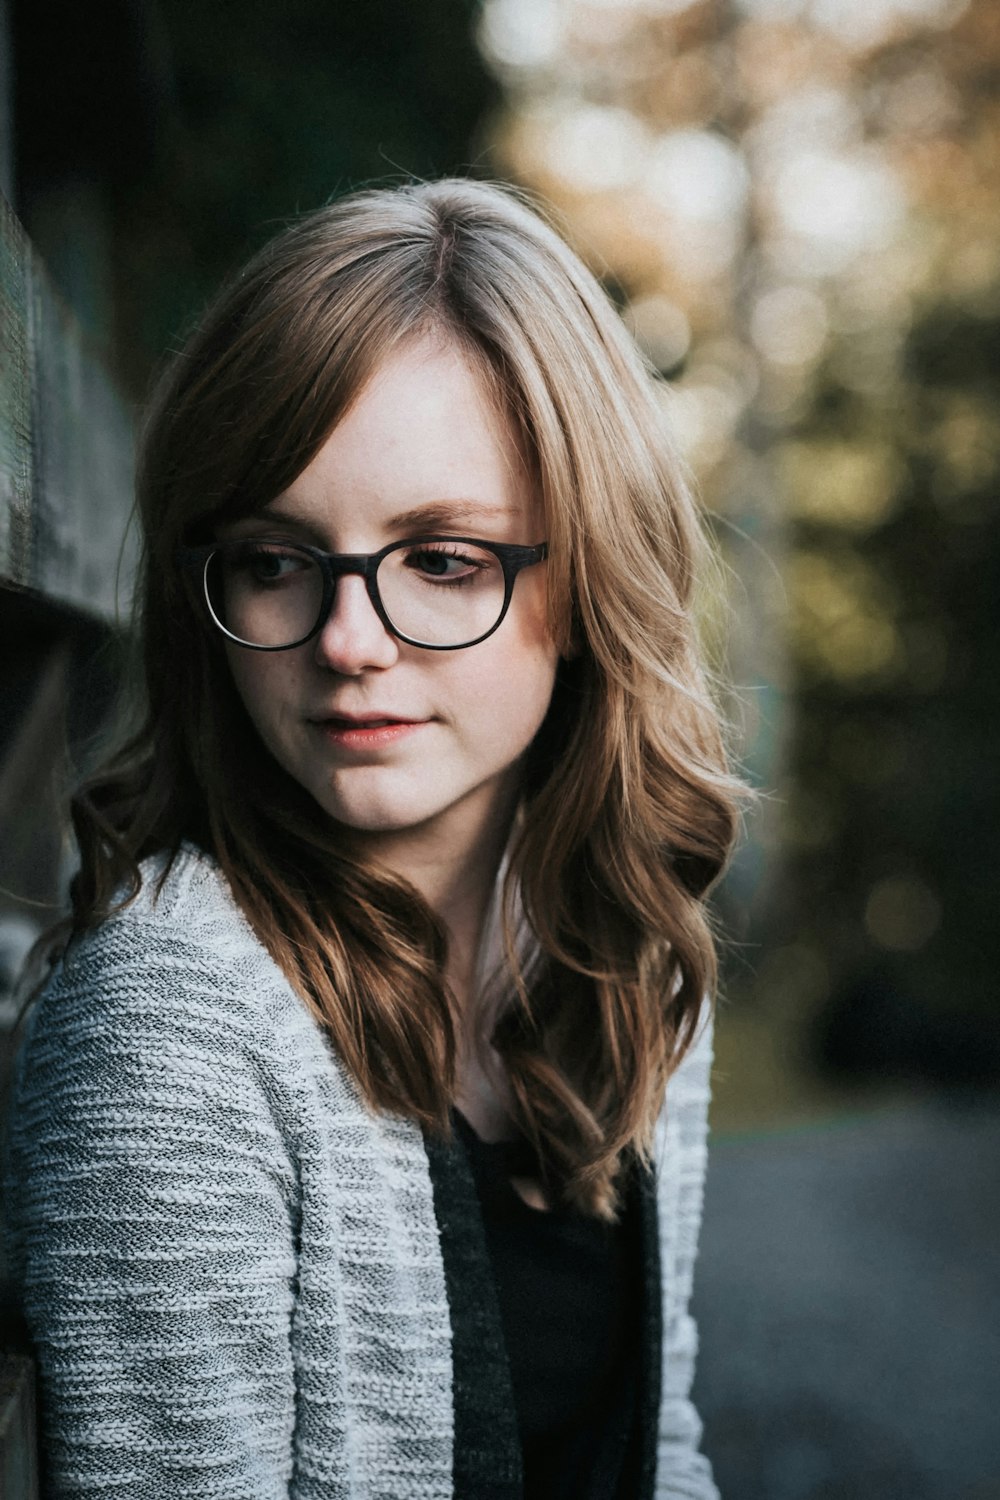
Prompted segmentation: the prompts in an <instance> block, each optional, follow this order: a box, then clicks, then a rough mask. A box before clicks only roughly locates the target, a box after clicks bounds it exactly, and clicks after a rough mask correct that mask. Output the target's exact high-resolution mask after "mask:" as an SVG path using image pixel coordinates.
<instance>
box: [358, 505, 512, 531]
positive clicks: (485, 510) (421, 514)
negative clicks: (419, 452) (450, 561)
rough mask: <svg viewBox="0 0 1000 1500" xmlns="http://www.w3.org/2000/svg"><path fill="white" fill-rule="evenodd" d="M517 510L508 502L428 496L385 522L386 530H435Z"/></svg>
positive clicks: (509, 514) (504, 517) (503, 518)
mask: <svg viewBox="0 0 1000 1500" xmlns="http://www.w3.org/2000/svg"><path fill="white" fill-rule="evenodd" d="M519 514H520V512H519V511H515V510H512V509H511V508H510V506H508V505H485V504H484V503H483V502H482V501H480V500H432V501H431V503H430V504H429V505H417V506H414V508H413V509H412V510H404V511H402V512H401V513H400V514H399V515H398V516H393V517H392V519H391V520H390V521H389V522H388V525H387V528H386V529H387V530H389V531H437V530H439V529H441V528H444V529H447V528H448V527H449V526H454V525H456V524H457V523H458V522H460V521H461V522H468V521H509V520H510V519H511V518H512V517H513V516H516V515H519Z"/></svg>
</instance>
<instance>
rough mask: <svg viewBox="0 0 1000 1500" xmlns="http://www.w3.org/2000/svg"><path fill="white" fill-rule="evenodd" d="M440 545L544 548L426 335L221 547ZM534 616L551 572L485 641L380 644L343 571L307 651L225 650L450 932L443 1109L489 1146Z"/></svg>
mask: <svg viewBox="0 0 1000 1500" xmlns="http://www.w3.org/2000/svg"><path fill="white" fill-rule="evenodd" d="M437 533H443V534H447V535H454V536H464V537H475V538H482V539H483V540H488V541H497V542H513V543H518V544H522V545H534V544H536V543H537V542H540V541H543V540H545V534H544V523H543V517H542V513H541V506H540V503H539V499H538V495H537V489H536V485H535V483H534V480H533V478H532V475H531V471H530V468H529V465H528V463H527V462H526V460H525V457H524V455H523V453H522V450H521V446H520V444H519V442H518V439H517V436H516V433H515V430H514V428H513V426H512V424H511V423H510V421H509V419H508V418H507V417H506V416H505V415H504V414H502V413H500V412H498V411H497V410H496V408H495V405H494V404H493V402H492V401H491V399H490V396H489V394H488V392H487V390H486V389H485V386H484V382H483V380H482V378H481V376H480V374H479V372H478V371H477V370H476V368H475V366H474V365H473V364H472V363H471V362H470V360H469V358H468V357H467V355H465V353H464V352H463V351H462V350H461V348H460V347H459V346H458V345H457V343H455V341H454V340H451V339H449V338H448V337H447V336H444V335H441V334H436V333H432V334H428V335H424V336H422V337H421V338H419V339H418V340H415V341H412V342H410V343H408V344H406V345H404V346H403V348H402V349H400V350H397V351H395V352H393V353H392V354H391V355H389V356H388V357H387V359H386V360H385V361H384V362H383V363H382V365H381V366H380V367H379V369H378V370H377V371H376V374H375V376H374V377H373V378H372V380H371V381H370V382H369V383H368V385H366V386H365V387H364V389H363V390H362V391H361V392H360V394H359V395H358V397H357V398H356V399H355V401H354V402H353V403H352V405H351V406H350V408H349V409H348V411H347V413H346V415H345V416H344V417H343V418H342V419H341V421H340V422H339V423H338V424H337V426H336V427H335V428H334V430H333V432H332V433H331V434H330V436H329V437H328V438H327V440H326V442H325V443H324V444H323V446H322V448H321V449H320V450H319V452H318V453H317V455H316V456H315V458H314V459H313V461H312V462H311V463H310V464H309V465H308V467H307V468H306V469H305V470H303V472H302V473H301V474H300V475H299V476H298V478H297V479H296V480H295V481H294V482H293V483H292V484H291V485H290V486H289V487H288V489H287V490H286V491H285V492H284V493H283V494H282V495H279V496H278V497H277V498H276V499H275V501H274V502H272V504H271V505H270V506H268V507H267V508H266V510H265V512H264V513H263V514H260V515H255V516H253V517H248V518H246V519H244V520H242V521H240V522H238V523H235V524H234V525H232V526H230V527H228V528H227V529H226V530H225V531H224V532H223V533H221V534H220V535H221V536H222V537H223V538H228V537H252V536H260V537H269V538H272V539H276V538H281V539H284V540H286V541H306V542H310V543H312V544H313V545H316V546H319V547H322V548H323V549H324V550H327V551H330V552H345V553H346V552H350V553H355V552H374V551H376V550H377V549H378V548H380V547H382V546H385V545H387V544H388V543H389V542H391V541H398V540H403V539H404V538H408V537H415V536H420V535H427V534H437ZM546 603H547V601H546V566H545V564H544V562H543V563H540V564H538V565H536V566H533V567H530V568H527V569H525V570H524V571H523V572H522V573H521V574H520V575H519V576H518V579H517V583H516V586H515V588H514V593H513V597H512V600H511V604H510V609H509V611H508V614H507V616H506V618H505V619H504V621H503V623H502V624H501V626H500V627H499V629H498V630H497V631H496V632H495V634H493V635H492V636H490V637H489V638H488V639H487V640H485V641H482V642H481V643H480V644H478V645H476V646H473V647H470V648H468V649H465V650H459V651H444V652H435V651H426V650H422V649H421V648H419V647H416V646H410V645H407V644H405V643H403V642H401V641H400V640H398V639H397V638H396V637H394V636H393V635H391V634H390V633H389V632H388V631H387V630H386V629H385V627H384V625H383V624H382V622H381V621H380V620H379V618H378V616H377V614H376V613H375V610H374V608H373V606H372V603H371V600H370V599H369V597H368V595H367V593H366V590H365V584H364V580H363V579H362V578H360V577H358V576H348V577H346V578H342V579H341V580H340V581H339V583H338V586H337V593H336V599H335V602H334V606H333V609H332V611H331V613H330V616H329V618H328V619H327V621H326V623H325V625H324V626H323V628H322V629H321V631H320V632H319V634H318V635H317V636H315V637H314V638H313V639H312V640H311V641H308V642H306V643H305V644H304V645H302V646H299V647H295V648H293V649H291V650H288V651H282V652H276V653H273V654H270V653H262V652H256V651H249V650H245V649H243V648H241V647H239V646H236V645H230V646H229V647H228V654H229V661H230V666H231V670H232V672H233V678H234V681H235V683H236V686H237V689H238V690H239V692H240V694H241V696H242V698H243V701H244V703H245V705H246V707H247V710H248V712H249V714H250V717H251V719H252V720H253V722H254V724H255V726H256V728H257V730H258V732H259V734H260V735H261V738H262V739H263V741H264V743H265V744H266V746H267V747H268V749H269V750H270V751H271V753H272V754H273V755H274V756H275V758H276V759H277V760H278V762H279V763H280V764H281V765H282V766H283V767H284V769H285V770H286V771H287V772H288V773H289V774H290V775H292V776H293V777H295V779H296V780H297V781H299V783H300V784H301V785H302V786H303V787H304V788H305V789H306V790H307V791H308V792H309V793H310V794H311V795H312V796H313V797H314V798H315V800H316V802H317V803H318V805H319V807H321V808H322V809H323V810H324V811H325V812H326V813H327V814H329V815H330V816H331V817H333V818H335V819H336V820H337V821H338V822H339V823H341V824H345V825H347V826H348V827H350V828H351V829H352V830H353V831H354V835H355V837H356V838H357V839H358V840H359V841H360V842H361V844H362V845H363V846H364V847H365V848H366V849H367V851H368V852H369V853H371V854H372V855H373V856H374V857H375V858H376V859H377V860H378V861H379V863H380V864H382V865H384V866H385V867H387V868H388V869H390V870H392V871H393V872H394V873H395V874H397V875H400V876H402V877H403V878H404V879H406V880H407V881H409V882H410V883H411V884H412V885H413V886H414V887H415V888H416V889H417V890H418V891H419V892H420V894H421V895H422V896H423V897H424V899H425V900H426V901H427V902H428V904H429V905H430V906H431V908H432V909H433V910H434V911H435V913H436V914H437V915H438V917H439V918H440V919H441V921H442V922H443V924H444V926H445V929H446V931H447V934H448V965H447V975H446V977H447V980H448V984H449V986H450V988H451V991H452V993H453V994H454V995H455V997H456V1000H457V1001H458V1007H459V1016H460V1023H461V1034H460V1041H459V1048H460V1070H459V1087H458V1091H457V1095H456V1101H455V1102H456V1104H457V1105H458V1107H459V1108H460V1109H461V1111H462V1113H463V1114H464V1115H465V1117H466V1118H467V1119H468V1120H469V1122H470V1124H471V1125H472V1126H473V1128H474V1129H475V1130H476V1132H477V1134H479V1135H480V1136H481V1137H482V1138H483V1139H485V1140H500V1139H503V1138H504V1137H506V1136H509V1135H510V1134H511V1133H512V1126H511V1122H510V1118H509V1115H508V1112H507V1108H506V1105H505V1102H504V1099H503V1097H502V1093H503V1091H502V1085H501V1086H499V1087H497V1086H495V1085H494V1083H493V1082H491V1080H490V1079H489V1078H488V1077H487V1075H486V1073H485V1072H484V1070H483V1067H482V1065H481V1063H480V1061H479V1060H478V1058H477V1056H476V1053H475V1048H474V1047H473V1045H472V1036H473V1033H474V1029H475V1021H476V1014H475V1005H476V1000H477V996H476V994H475V987H474V975H475V971H476V965H477V959H478V955H479V948H480V940H481V935H482V932H483V927H484V921H485V917H486V913H487V911H488V908H489V903H490V901H491V898H492V895H493V889H494V884H495V881H496V876H497V870H498V867H499V863H500V859H501V856H502V854H503V850H504V847H505V844H506V842H507V838H508V835H509V832H510V826H511V820H512V818H513V816H514V811H515V808H516V805H517V802H518V794H519V787H520V779H521V767H522V764H523V758H524V755H525V752H526V751H527V749H528V747H529V745H530V744H531V742H532V740H533V739H534V737H535V734H536V733H537V731H538V729H539V727H540V725H541V723H542V720H543V718H544V716H545V712H546V710H547V708H548V705H549V701H550V699H551V695H552V689H553V685H554V682H555V673H556V667H557V664H558V652H557V649H556V647H555V645H554V643H553V641H552V639H551V636H550V633H549V630H548V624H547V612H546ZM365 716H368V718H369V719H370V720H375V719H380V720H384V719H392V720H398V721H400V724H401V726H402V727H401V728H399V729H397V730H396V731H394V733H393V734H389V735H385V736H381V737H380V736H379V735H378V733H377V732H374V731H372V732H368V731H367V730H366V729H365V727H364V724H363V723H362V724H361V728H360V731H359V732H357V733H354V732H349V733H347V734H345V733H343V732H338V731H343V730H344V728H345V722H346V724H347V728H348V730H350V724H351V721H356V722H360V721H363V720H364V719H365ZM355 741H362V742H364V743H360V744H359V743H355ZM368 741H371V743H368ZM515 1186H517V1187H518V1190H519V1191H520V1192H521V1193H522V1196H524V1197H525V1199H526V1201H528V1202H530V1203H531V1204H532V1206H534V1207H538V1208H544V1207H547V1206H548V1205H547V1204H546V1202H545V1199H544V1196H543V1195H542V1192H541V1188H540V1185H539V1184H538V1183H537V1182H530V1181H521V1180H519V1181H518V1182H516V1183H515Z"/></svg>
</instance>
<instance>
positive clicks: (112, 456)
mask: <svg viewBox="0 0 1000 1500" xmlns="http://www.w3.org/2000/svg"><path fill="white" fill-rule="evenodd" d="M131 503H132V439H131V422H130V418H129V414H128V412H127V411H126V409H125V407H124V405H123V403H122V401H121V399H120V398H119V397H118V395H117V393H116V392H115V390H114V388H113V386H112V385H111V382H110V380H109V378H108V376H107V375H106V374H105V372H104V371H103V370H102V369H101V367H100V365H99V363H98V362H97V360H96V359H95V358H94V356H93V355H92V354H91V352H90V351H89V350H88V348H87V347H86V344H85V341H84V339H83V337H82V336H81V333H80V329H79V326H78V325H77V323H76V320H75V319H74V317H73V315H72V313H71V312H69V310H68V309H67V308H66V307H65V306H64V304H63V303H62V302H61V300H60V298H59V297H58V295H57V294H56V293H55V291H54V290H53V288H52V286H51V284H50V282H49V280H48V277H47V276H46V274H45V271H44V269H43V267H42V266H41V265H40V264H39V262H38V259H37V257H36V256H35V255H34V254H33V252H32V250H31V246H30V244H29V242H28V239H27V237H26V235H25V233H24V231H23V229H22V228H21V226H20V224H19V223H18V221H17V219H16V218H15V217H14V215H13V213H12V212H11V210H10V208H9V207H8V206H7V204H6V203H5V202H4V201H3V200H2V199H0V586H3V585H7V586H14V587H19V588H27V589H32V590H34V591H36V592H37V593H39V594H41V595H43V596H44V597H47V598H50V599H53V600H55V601H58V602H59V603H61V604H68V605H71V606H73V607H75V608H77V609H81V610H83V611H84V612H86V613H87V614H90V615H94V616H97V617H99V618H103V619H109V618H114V617H115V615H116V611H117V609H118V606H119V605H120V606H122V607H124V608H127V605H128V601H129V598H130V595H131V584H132V577H133V574H134V567H135V554H136V539H135V536H134V535H129V536H128V537H127V538H126V530H127V522H128V517H129V513H130V509H131ZM123 541H124V551H123ZM119 562H121V566H120V568H119Z"/></svg>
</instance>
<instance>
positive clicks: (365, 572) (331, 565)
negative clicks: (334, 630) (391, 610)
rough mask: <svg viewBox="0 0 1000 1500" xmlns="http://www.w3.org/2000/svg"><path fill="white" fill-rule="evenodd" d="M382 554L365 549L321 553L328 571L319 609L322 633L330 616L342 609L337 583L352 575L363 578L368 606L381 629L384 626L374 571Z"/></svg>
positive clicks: (349, 611) (328, 624)
mask: <svg viewBox="0 0 1000 1500" xmlns="http://www.w3.org/2000/svg"><path fill="white" fill-rule="evenodd" d="M381 555H382V554H381V553H366V552H324V553H323V554H322V556H323V560H324V562H325V565H326V570H327V588H326V591H325V592H326V598H325V601H324V605H323V608H322V625H321V627H320V628H321V629H322V630H324V632H325V631H326V629H327V628H328V627H329V626H330V622H331V618H332V617H334V618H335V617H336V616H338V615H339V614H340V612H341V609H342V608H343V600H342V597H341V591H340V589H339V588H338V587H337V585H338V584H339V582H340V580H341V579H342V578H350V577H352V576H354V575H356V576H357V577H359V578H361V579H362V580H363V582H364V590H365V593H366V594H367V596H368V607H369V608H371V609H373V610H374V613H375V616H376V617H377V618H378V622H379V627H380V629H384V628H385V621H384V619H383V618H382V610H381V609H380V607H379V600H378V594H377V586H376V582H375V573H376V570H377V568H378V565H379V561H380V559H381ZM348 613H349V614H350V613H352V610H351V607H350V606H348Z"/></svg>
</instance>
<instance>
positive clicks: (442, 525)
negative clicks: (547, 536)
mask: <svg viewBox="0 0 1000 1500" xmlns="http://www.w3.org/2000/svg"><path fill="white" fill-rule="evenodd" d="M520 515H521V512H520V510H517V509H512V508H511V507H510V506H508V505H487V504H485V503H484V502H483V501H480V500H432V501H431V502H430V503H429V504H427V505H417V506H414V507H413V508H412V509H411V510H404V511H401V512H400V513H399V515H395V516H391V517H390V518H389V520H388V521H386V522H385V523H384V529H385V530H386V531H396V532H403V533H409V534H411V535H415V534H417V533H419V532H433V531H446V530H448V529H450V528H452V527H454V526H456V525H459V524H468V523H473V524H475V523H476V522H479V521H509V520H511V519H512V518H513V517H519V516H520ZM243 519H244V520H246V521H253V520H254V519H259V520H266V521H280V522H281V523H282V524H283V525H286V526H297V527H300V528H301V529H302V530H303V531H309V532H313V533H315V530H316V528H315V526H314V525H313V523H312V521H311V520H310V519H309V518H308V517H305V516H296V515H294V514H292V513H291V512H289V511H286V510H284V509H283V508H282V507H281V501H280V500H277V501H274V502H272V503H271V504H268V505H264V506H262V507H261V509H260V510H259V511H257V512H255V514H254V516H245V517H243Z"/></svg>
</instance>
